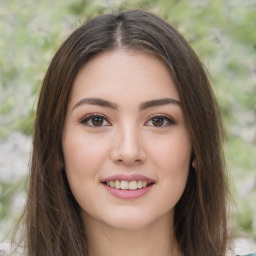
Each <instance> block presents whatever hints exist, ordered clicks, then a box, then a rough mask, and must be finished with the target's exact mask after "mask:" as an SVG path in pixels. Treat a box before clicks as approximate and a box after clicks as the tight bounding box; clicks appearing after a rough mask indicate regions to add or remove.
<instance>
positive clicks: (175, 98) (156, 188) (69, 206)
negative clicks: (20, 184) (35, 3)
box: [23, 11, 228, 256]
mask: <svg viewBox="0 0 256 256" xmlns="http://www.w3.org/2000/svg"><path fill="white" fill-rule="evenodd" d="M227 190H228V189H227V183H226V176H225V170H224V164H223V154H222V124H221V119H220V116H219V110H218V107H217V105H216V100H215V98H214V96H213V93H212V90H211V86H210V84H209V81H208V79H207V75H206V72H205V70H204V67H203V66H202V64H201V63H200V61H199V59H198V57H197V56H196V54H195V53H194V51H193V50H192V49H191V47H190V46H189V44H188V43H187V42H186V40H185V39H184V38H183V37H182V36H181V35H180V34H179V33H178V32H177V31H176V30H175V29H174V28H173V27H172V26H171V25H169V24H168V23H166V22H165V21H164V20H162V19H161V18H159V17H156V16H155V15H153V14H150V13H147V12H144V11H129V12H124V13H121V14H110V15H103V16H99V17H97V18H94V19H92V20H90V21H88V22H87V23H85V24H84V25H82V26H81V27H80V28H78V29H77V30H76V31H75V32H74V33H73V34H71V36H70V37H69V38H68V39H67V40H66V41H65V42H64V43H63V45H62V46H61V47H60V49H59V50H58V51H57V53H56V55H55V56H54V58H53V60H52V62H51V64H50V66H49V69H48V71H47V74H46V76H45V79H44V82H43V86H42V90H41V94H40V98H39V103H38V109H37V115H36V123H35V131H34V142H33V155H32V165H31V173H30V183H29V190H28V200H27V204H26V208H25V213H24V216H23V220H24V226H25V233H24V242H25V248H26V251H27V255H29V256H32V255H33V256H40V255H42V256H45V255H47V256H53V255H54V256H61V255H69V256H70V255H72V256H74V255H77V256H78V255H81V256H82V255H83V256H85V255H86V256H88V255H89V256H96V255H97V256H109V255H111V256H115V255H123V256H127V255H140V256H144V255H145V256H146V255H147V256H151V255H152V256H156V255H158V256H167V255H169V256H170V255H172V256H181V255H183V256H199V255H211V256H217V255H218V256H220V255H222V256H223V255H226V252H227V248H228V232H227V213H226V205H227V202H226V196H227Z"/></svg>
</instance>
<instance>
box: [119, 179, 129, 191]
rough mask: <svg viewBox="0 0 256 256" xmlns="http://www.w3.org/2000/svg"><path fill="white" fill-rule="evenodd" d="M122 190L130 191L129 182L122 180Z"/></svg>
mask: <svg viewBox="0 0 256 256" xmlns="http://www.w3.org/2000/svg"><path fill="white" fill-rule="evenodd" d="M120 188H121V189H128V181H126V180H121V184H120Z"/></svg>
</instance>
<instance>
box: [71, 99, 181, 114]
mask: <svg viewBox="0 0 256 256" xmlns="http://www.w3.org/2000/svg"><path fill="white" fill-rule="evenodd" d="M83 104H89V105H97V106H101V107H106V108H111V109H114V110H117V108H118V107H117V104H115V103H112V102H110V101H107V100H104V99H101V98H83V99H81V100H80V101H78V102H77V103H76V104H75V106H74V107H73V109H75V108H77V107H79V106H81V105H83ZM168 104H174V105H177V106H180V105H181V104H180V102H179V101H178V100H175V99H172V98H163V99H157V100H149V101H146V102H143V103H141V104H140V106H139V110H140V111H142V110H145V109H147V108H153V107H157V106H163V105H168ZM73 109H72V110H73Z"/></svg>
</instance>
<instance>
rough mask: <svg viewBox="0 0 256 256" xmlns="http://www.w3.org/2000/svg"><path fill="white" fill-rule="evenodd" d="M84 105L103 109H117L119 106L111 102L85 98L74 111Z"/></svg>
mask: <svg viewBox="0 0 256 256" xmlns="http://www.w3.org/2000/svg"><path fill="white" fill-rule="evenodd" d="M83 104H89V105H98V106H101V107H106V108H111V109H117V104H114V103H112V102H110V101H107V100H104V99H100V98H83V99H81V100H80V101H78V102H77V103H76V105H75V106H74V107H73V109H75V108H77V107H79V106H81V105H83Z"/></svg>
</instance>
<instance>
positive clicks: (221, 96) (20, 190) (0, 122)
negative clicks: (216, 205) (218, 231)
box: [0, 0, 256, 242]
mask: <svg viewBox="0 0 256 256" xmlns="http://www.w3.org/2000/svg"><path fill="white" fill-rule="evenodd" d="M135 8H136V9H137V8H143V9H146V10H149V11H153V12H154V13H156V14H159V15H160V16H162V17H164V18H165V19H167V20H168V21H169V22H171V23H172V24H173V25H174V26H175V27H176V28H177V29H178V30H179V31H180V32H181V33H182V34H183V35H184V36H185V38H186V39H187V40H188V41H189V42H190V43H191V44H192V46H193V48H194V49H195V51H196V52H197V53H198V55H199V56H200V58H201V60H202V61H203V63H204V64H205V66H206V68H207V69H208V70H209V74H210V79H211V81H212V85H213V87H214V90H215V93H216V95H217V98H218V102H219V105H220V107H221V111H222V115H223V120H224V124H225V128H226V142H225V154H226V163H227V170H228V175H229V177H230V186H231V191H232V194H233V196H234V201H233V202H231V203H232V207H231V211H232V216H231V218H230V220H231V224H232V225H234V226H235V235H236V236H237V237H250V238H254V239H256V1H255V0H222V1H221V0H193V1H191V0H158V1H153V0H138V1H136V0H134V1H131V0H130V1H128V0H127V1H125V0H123V1H121V0H120V1H118V0H115V1H114V0H101V1H100V0H98V1H97V0H74V1H71V0H54V1H52V0H0V143H1V144H0V145H1V147H0V242H2V241H4V240H5V239H8V238H9V237H10V235H11V229H12V226H13V224H14V223H15V221H16V220H17V218H18V217H19V215H20V212H21V208H22V205H23V203H24V200H25V190H26V178H25V177H26V174H27V170H28V167H29V153H30V143H31V133H32V130H33V121H34V117H35V108H36V103H37V97H38V93H39V89H40V85H41V83H42V79H43V76H44V73H45V71H46V68H47V66H48V64H49V62H50V60H51V58H52V56H53V54H54V52H55V51H56V50H57V48H58V46H59V45H60V44H61V43H62V42H63V40H64V39H65V38H66V37H67V36H68V35H69V34H70V33H71V31H73V30H74V29H75V28H76V27H78V26H79V25H80V24H81V23H83V22H84V21H85V20H86V19H88V18H90V17H93V16H96V15H97V14H101V13H107V12H115V11H120V10H127V9H135Z"/></svg>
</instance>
